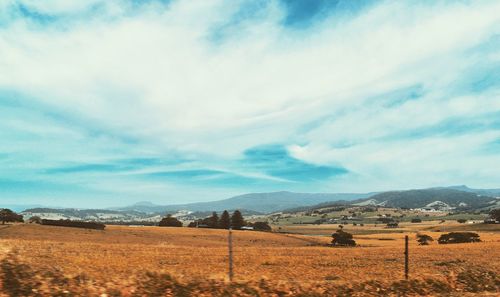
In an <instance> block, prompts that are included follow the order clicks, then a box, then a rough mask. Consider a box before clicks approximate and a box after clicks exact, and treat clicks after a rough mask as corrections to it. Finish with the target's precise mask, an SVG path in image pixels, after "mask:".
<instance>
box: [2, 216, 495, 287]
mask: <svg viewBox="0 0 500 297" xmlns="http://www.w3.org/2000/svg"><path fill="white" fill-rule="evenodd" d="M432 224H433V223H432V222H431V223H425V224H407V225H403V226H401V228H400V229H395V230H391V232H392V233H377V232H379V231H377V230H378V229H379V228H378V227H377V228H376V227H374V226H366V227H349V228H347V231H348V232H351V231H352V232H353V233H354V234H357V233H358V234H359V235H355V240H356V242H357V243H358V245H359V246H358V247H354V248H332V247H327V246H325V245H326V244H327V243H329V241H330V238H329V237H325V236H305V235H298V234H282V233H266V232H253V231H233V238H234V268H235V279H234V280H235V281H234V282H233V283H232V284H229V283H228V279H227V270H228V269H227V267H228V258H227V231H225V230H212V229H196V228H159V227H121V226H108V227H107V228H106V230H104V231H98V230H86V229H77V228H67V227H53V226H40V225H32V224H16V225H5V226H0V258H2V259H3V260H2V264H1V265H2V271H3V272H2V274H1V276H0V277H2V284H3V287H2V289H3V290H2V291H3V292H4V295H5V296H9V294H10V296H15V295H13V294H20V295H18V296H23V294H24V295H26V296H30V295H31V296H53V295H57V294H61V296H79V295H89V296H92V295H95V296H100V295H102V294H105V295H103V296H155V295H161V296H203V294H206V295H205V296H232V295H241V296H287V294H288V295H289V296H292V295H293V296H329V295H331V296H333V295H340V296H342V295H343V296H387V295H395V296H397V295H401V294H402V293H404V292H407V294H408V295H412V294H413V295H425V294H428V295H440V294H442V295H446V294H448V295H450V294H452V295H453V294H455V295H456V296H462V295H465V294H473V295H478V294H480V295H484V296H490V295H491V296H496V294H498V293H500V291H499V290H500V277H499V275H498V274H497V272H498V271H499V269H500V260H498V259H500V233H498V230H497V229H493V230H487V231H479V234H480V235H481V239H482V240H483V242H480V243H473V244H452V245H438V244H437V243H436V242H433V243H431V245H429V246H418V245H417V242H416V240H415V234H416V232H417V231H421V232H423V233H426V234H429V235H431V236H432V237H433V238H434V239H437V238H438V237H439V235H440V234H441V233H440V232H435V231H425V230H435V227H434V226H433V225H432ZM478 226H479V225H478ZM478 226H477V228H479V229H481V228H483V227H482V226H481V227H478ZM328 227H330V226H327V225H320V226H313V225H307V226H295V225H294V226H290V227H289V228H288V229H287V230H286V231H288V232H300V233H303V234H323V233H325V232H327V233H332V232H333V231H335V228H336V226H331V229H329V228H328ZM459 227H460V226H457V225H456V224H448V225H447V226H446V229H445V230H444V231H448V230H447V229H456V228H459ZM472 227H473V226H466V228H469V229H471V228H472ZM354 228H358V230H351V229H354ZM360 228H362V229H360ZM472 229H474V228H472ZM282 230H283V229H282ZM356 231H357V232H356ZM382 231H387V230H382ZM450 231H451V230H450ZM394 232H401V233H394ZM406 234H409V235H410V279H411V280H410V281H408V282H406V281H403V279H404V274H403V270H404V256H403V252H404V235H406ZM16 280H17V283H16ZM167 284H168V285H167ZM14 286H17V288H21V289H18V291H15V290H14V289H15V288H14ZM23 290H24V291H23ZM169 294H170V295H169ZM448 295H447V296H448Z"/></svg>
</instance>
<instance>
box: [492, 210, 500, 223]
mask: <svg viewBox="0 0 500 297" xmlns="http://www.w3.org/2000/svg"><path fill="white" fill-rule="evenodd" d="M490 217H491V218H492V219H493V220H495V222H500V208H497V209H493V210H492V211H490Z"/></svg>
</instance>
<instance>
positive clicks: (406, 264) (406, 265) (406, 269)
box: [405, 235, 408, 280]
mask: <svg viewBox="0 0 500 297" xmlns="http://www.w3.org/2000/svg"><path fill="white" fill-rule="evenodd" d="M405 280H408V235H405Z"/></svg>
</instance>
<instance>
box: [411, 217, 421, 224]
mask: <svg viewBox="0 0 500 297" xmlns="http://www.w3.org/2000/svg"><path fill="white" fill-rule="evenodd" d="M411 222H412V223H422V219H419V218H414V219H411Z"/></svg>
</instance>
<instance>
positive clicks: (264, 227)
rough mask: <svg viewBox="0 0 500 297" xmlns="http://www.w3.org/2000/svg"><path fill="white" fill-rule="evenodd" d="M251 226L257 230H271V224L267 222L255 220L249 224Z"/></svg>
mask: <svg viewBox="0 0 500 297" xmlns="http://www.w3.org/2000/svg"><path fill="white" fill-rule="evenodd" d="M251 226H252V227H253V229H254V230H257V231H271V230H272V228H271V226H269V224H268V223H267V222H255V223H253V224H251Z"/></svg>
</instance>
